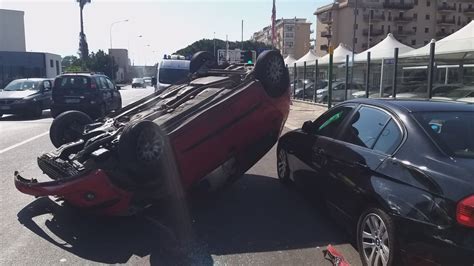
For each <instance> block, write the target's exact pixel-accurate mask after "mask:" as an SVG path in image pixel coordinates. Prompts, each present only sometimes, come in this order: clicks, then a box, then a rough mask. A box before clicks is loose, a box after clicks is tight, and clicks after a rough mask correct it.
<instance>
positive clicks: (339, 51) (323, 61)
mask: <svg viewBox="0 0 474 266" xmlns="http://www.w3.org/2000/svg"><path fill="white" fill-rule="evenodd" d="M346 55H349V60H351V56H352V51H351V50H349V49H348V48H346V46H345V45H344V44H342V43H340V44H339V46H338V47H337V48H336V49H334V52H333V63H334V64H341V63H345V62H346ZM312 64H313V65H314V64H315V63H314V62H313V63H312ZM318 64H319V65H329V54H327V55H325V56H323V57H321V58H320V59H319V60H318Z"/></svg>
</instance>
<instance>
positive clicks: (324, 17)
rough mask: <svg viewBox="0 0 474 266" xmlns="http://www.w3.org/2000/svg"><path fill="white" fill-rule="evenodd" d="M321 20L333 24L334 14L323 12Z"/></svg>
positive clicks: (319, 17) (320, 16)
mask: <svg viewBox="0 0 474 266" xmlns="http://www.w3.org/2000/svg"><path fill="white" fill-rule="evenodd" d="M318 19H319V21H321V23H323V24H332V16H331V15H329V13H323V14H321V15H319V16H318Z"/></svg>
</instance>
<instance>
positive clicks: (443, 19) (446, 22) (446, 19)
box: [438, 18, 456, 25]
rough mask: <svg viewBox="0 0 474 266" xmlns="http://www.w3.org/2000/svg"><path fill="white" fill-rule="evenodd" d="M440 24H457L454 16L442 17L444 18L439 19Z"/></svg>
mask: <svg viewBox="0 0 474 266" xmlns="http://www.w3.org/2000/svg"><path fill="white" fill-rule="evenodd" d="M438 24H439V25H455V24H456V20H455V19H454V18H452V19H449V18H442V19H438Z"/></svg>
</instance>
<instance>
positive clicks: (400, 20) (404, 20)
mask: <svg viewBox="0 0 474 266" xmlns="http://www.w3.org/2000/svg"><path fill="white" fill-rule="evenodd" d="M413 20H415V19H414V18H413V17H406V16H401V17H400V16H399V17H394V18H393V21H394V22H397V23H409V22H412V21H413Z"/></svg>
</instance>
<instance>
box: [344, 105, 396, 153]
mask: <svg viewBox="0 0 474 266" xmlns="http://www.w3.org/2000/svg"><path fill="white" fill-rule="evenodd" d="M390 119H391V118H390V116H389V115H388V114H386V113H385V112H383V111H380V110H378V109H375V108H370V107H365V106H364V107H361V108H360V109H359V110H358V111H357V112H356V113H355V114H354V116H353V117H352V120H351V121H350V124H349V125H348V127H347V129H346V131H345V132H344V135H343V137H342V140H343V141H346V142H349V143H352V144H355V145H359V146H362V147H366V148H369V149H372V147H373V146H374V144H375V142H376V141H377V139H378V137H379V136H380V133H382V131H383V130H384V128H385V126H386V125H387V123H388V122H389V120H390Z"/></svg>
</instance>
